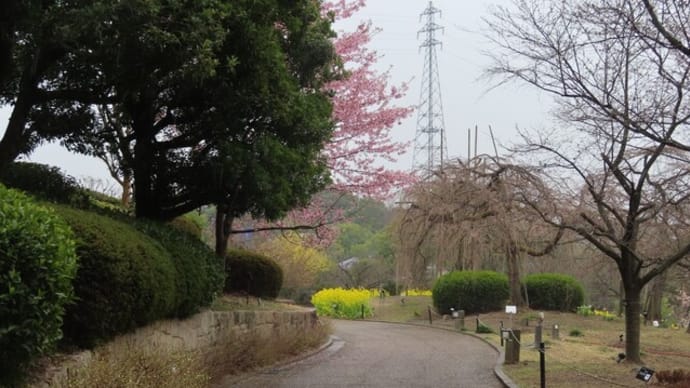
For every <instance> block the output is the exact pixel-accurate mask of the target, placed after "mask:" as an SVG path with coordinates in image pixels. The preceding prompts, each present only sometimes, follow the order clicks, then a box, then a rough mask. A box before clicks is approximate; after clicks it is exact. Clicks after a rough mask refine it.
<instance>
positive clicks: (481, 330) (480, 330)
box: [476, 323, 494, 334]
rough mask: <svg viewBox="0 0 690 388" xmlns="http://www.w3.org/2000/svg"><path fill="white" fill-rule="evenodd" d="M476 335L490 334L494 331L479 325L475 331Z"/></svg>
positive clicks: (481, 324)
mask: <svg viewBox="0 0 690 388" xmlns="http://www.w3.org/2000/svg"><path fill="white" fill-rule="evenodd" d="M476 332H477V334H491V333H493V332H494V331H493V330H491V328H490V327H489V326H487V325H485V324H483V323H480V324H479V326H477V330H476Z"/></svg>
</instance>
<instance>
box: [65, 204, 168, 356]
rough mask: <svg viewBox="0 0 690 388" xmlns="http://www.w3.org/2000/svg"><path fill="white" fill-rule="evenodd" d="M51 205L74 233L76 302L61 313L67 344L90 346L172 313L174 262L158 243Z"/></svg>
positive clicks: (106, 221)
mask: <svg viewBox="0 0 690 388" xmlns="http://www.w3.org/2000/svg"><path fill="white" fill-rule="evenodd" d="M55 209H56V210H57V212H58V213H59V214H60V216H61V217H63V219H65V220H66V221H67V223H68V224H69V225H70V226H71V227H72V230H74V233H75V235H76V236H77V238H78V239H77V255H78V257H79V270H78V271H77V276H76V278H75V280H74V291H75V294H76V296H77V302H76V303H75V304H73V305H71V306H69V307H68V308H67V312H66V314H65V322H64V327H63V328H64V332H65V337H66V341H67V343H71V344H75V345H78V346H82V347H92V346H94V345H96V344H98V343H99V342H102V341H103V340H107V339H109V338H111V337H113V336H115V335H117V334H120V333H124V332H127V331H131V330H133V329H134V328H136V327H139V326H143V325H145V324H147V323H149V322H152V321H154V320H156V319H161V318H164V317H168V316H171V315H173V314H174V313H173V312H174V310H175V287H176V284H175V281H176V271H175V266H174V265H173V263H172V260H171V259H170V257H169V255H168V253H167V252H166V251H165V249H164V248H163V247H162V246H161V245H160V244H159V243H158V242H156V241H154V240H153V239H151V238H150V237H148V236H146V235H144V234H143V233H140V232H139V231H137V230H136V229H135V228H133V227H131V226H130V225H128V224H126V223H124V222H121V221H117V220H114V219H112V218H109V217H106V216H102V215H98V214H95V213H89V212H86V211H82V210H77V209H72V208H68V207H64V206H57V205H56V207H55Z"/></svg>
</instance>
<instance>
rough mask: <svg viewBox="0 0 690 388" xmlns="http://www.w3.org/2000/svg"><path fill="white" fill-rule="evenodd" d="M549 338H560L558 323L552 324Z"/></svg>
mask: <svg viewBox="0 0 690 388" xmlns="http://www.w3.org/2000/svg"><path fill="white" fill-rule="evenodd" d="M551 338H553V339H555V340H557V339H561V337H560V335H559V333H558V324H557V323H556V324H554V325H553V327H552V328H551Z"/></svg>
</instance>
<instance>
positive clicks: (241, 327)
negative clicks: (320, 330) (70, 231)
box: [30, 309, 318, 388]
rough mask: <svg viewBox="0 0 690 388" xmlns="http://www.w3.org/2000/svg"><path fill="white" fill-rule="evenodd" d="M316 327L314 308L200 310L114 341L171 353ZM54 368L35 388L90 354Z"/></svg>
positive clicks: (49, 368) (86, 359)
mask: <svg viewBox="0 0 690 388" xmlns="http://www.w3.org/2000/svg"><path fill="white" fill-rule="evenodd" d="M316 325H318V318H317V316H316V311H315V310H314V309H303V310H295V311H211V310H208V311H203V312H201V313H198V314H196V315H193V316H191V317H189V318H187V319H184V320H165V321H158V322H154V323H152V324H150V325H148V326H145V327H142V328H139V329H137V330H136V331H135V332H133V333H130V334H125V335H122V336H119V337H117V338H115V339H114V340H113V342H115V343H117V342H122V343H136V344H137V345H141V346H144V347H151V348H160V349H171V350H182V349H184V350H199V349H204V348H207V347H210V346H212V345H214V344H215V343H217V342H219V341H223V340H225V339H227V338H237V337H241V336H242V335H243V334H247V333H249V332H254V333H256V334H257V335H259V336H260V337H262V338H274V337H279V336H281V335H284V334H285V333H294V332H295V331H302V330H309V329H312V328H314V327H315V326H316ZM60 359H61V360H62V361H61V362H60V363H59V364H57V365H54V364H53V365H50V366H46V369H45V370H44V371H43V373H40V374H39V375H40V376H37V377H36V380H37V381H35V382H34V383H33V384H30V385H31V386H32V387H34V388H43V387H50V386H52V385H53V383H54V382H55V381H58V379H60V378H61V377H64V376H65V375H66V374H67V373H68V370H69V369H70V368H74V367H76V366H79V365H85V364H88V363H89V362H90V361H91V359H92V352H91V351H88V350H86V351H82V352H79V353H76V354H72V355H69V356H65V357H60Z"/></svg>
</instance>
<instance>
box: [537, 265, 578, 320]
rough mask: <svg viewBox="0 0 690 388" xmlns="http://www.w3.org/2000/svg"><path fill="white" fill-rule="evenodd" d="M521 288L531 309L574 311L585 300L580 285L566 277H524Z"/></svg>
mask: <svg viewBox="0 0 690 388" xmlns="http://www.w3.org/2000/svg"><path fill="white" fill-rule="evenodd" d="M523 286H524V287H525V288H526V289H527V297H528V299H529V305H530V307H531V308H533V309H541V310H555V311H576V309H577V308H578V306H580V305H582V303H583V301H584V299H585V292H584V290H583V288H582V285H581V284H580V283H579V282H578V281H577V280H575V278H573V277H572V276H568V275H563V274H555V273H540V274H533V275H529V276H526V277H525V279H524V280H523Z"/></svg>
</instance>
